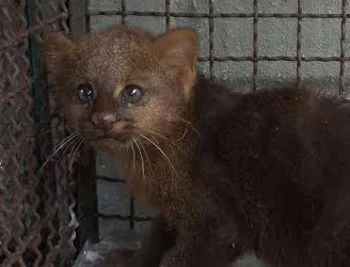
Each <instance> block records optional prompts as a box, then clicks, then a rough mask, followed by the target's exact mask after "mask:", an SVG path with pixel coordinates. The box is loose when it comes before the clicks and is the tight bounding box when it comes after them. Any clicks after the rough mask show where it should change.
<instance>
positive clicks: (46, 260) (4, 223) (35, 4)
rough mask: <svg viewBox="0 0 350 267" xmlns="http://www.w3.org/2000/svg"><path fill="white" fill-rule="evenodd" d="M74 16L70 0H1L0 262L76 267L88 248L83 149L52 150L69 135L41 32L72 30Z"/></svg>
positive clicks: (72, 146) (75, 147)
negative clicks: (82, 227)
mask: <svg viewBox="0 0 350 267" xmlns="http://www.w3.org/2000/svg"><path fill="white" fill-rule="evenodd" d="M68 13H69V12H68V1H60V0H45V1H40V0H27V1H25V0H2V1H0V114H1V117H0V137H1V139H0V266H4V267H7V266H71V263H72V261H73V259H74V257H75V255H76V253H77V247H78V246H79V245H81V244H77V243H78V242H77V241H79V239H78V238H77V236H76V232H77V227H78V220H77V217H76V214H77V210H79V205H76V196H77V194H76V193H77V192H79V190H78V191H77V190H76V188H77V186H76V181H77V179H76V178H77V177H79V175H80V176H81V174H77V171H76V170H77V168H76V167H75V164H74V158H77V157H78V155H79V153H78V152H79V149H78V148H79V147H78V143H74V144H73V145H71V146H70V147H69V149H68V148H67V149H66V150H63V151H60V153H52V152H54V151H55V150H56V149H58V148H59V146H61V145H63V144H66V143H67V142H68V140H69V139H67V133H66V127H65V122H64V119H63V117H62V116H61V115H60V112H59V111H58V109H57V108H56V106H55V103H54V101H53V99H52V96H51V93H50V90H49V86H48V82H47V78H46V76H45V73H44V71H43V64H42V63H41V61H40V58H41V56H40V42H41V40H42V34H44V33H45V31H62V32H65V33H68V32H69V26H68ZM56 154H57V155H56ZM80 178H82V177H80ZM85 178H87V179H88V178H89V177H85ZM79 180H81V179H78V181H79ZM83 216H86V214H85V215H83Z"/></svg>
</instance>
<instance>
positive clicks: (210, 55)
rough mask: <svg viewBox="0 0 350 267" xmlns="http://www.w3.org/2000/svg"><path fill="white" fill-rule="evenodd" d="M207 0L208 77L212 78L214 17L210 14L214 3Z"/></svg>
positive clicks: (211, 0) (212, 11)
mask: <svg viewBox="0 0 350 267" xmlns="http://www.w3.org/2000/svg"><path fill="white" fill-rule="evenodd" d="M208 1H209V15H210V17H209V77H210V79H213V78H214V61H215V60H214V55H213V51H214V36H213V35H214V19H213V17H212V16H211V15H212V14H214V3H213V0H208Z"/></svg>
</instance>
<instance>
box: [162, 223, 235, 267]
mask: <svg viewBox="0 0 350 267" xmlns="http://www.w3.org/2000/svg"><path fill="white" fill-rule="evenodd" d="M233 240H234V238H233V235H231V234H230V233H229V234H228V235H227V236H225V237H223V236H220V235H216V233H215V231H214V233H213V232H212V229H210V230H209V229H208V230H204V231H201V232H196V233H192V234H188V235H181V234H179V235H178V238H177V241H176V245H175V246H174V247H173V248H171V249H170V250H169V251H168V252H167V253H165V255H164V257H163V259H162V261H161V264H160V267H197V266H198V267H227V266H229V264H230V263H232V262H233V261H234V260H235V259H236V258H237V256H238V255H237V251H236V249H235V247H234V243H233Z"/></svg>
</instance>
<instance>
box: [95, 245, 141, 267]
mask: <svg viewBox="0 0 350 267" xmlns="http://www.w3.org/2000/svg"><path fill="white" fill-rule="evenodd" d="M134 254H135V251H134V250H129V249H119V250H116V251H112V252H110V253H109V254H108V255H107V256H106V257H105V258H104V259H103V260H102V261H101V262H100V263H99V264H98V265H97V267H133V264H132V262H133V257H134Z"/></svg>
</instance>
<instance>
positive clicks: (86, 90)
mask: <svg viewBox="0 0 350 267" xmlns="http://www.w3.org/2000/svg"><path fill="white" fill-rule="evenodd" d="M77 97H78V99H79V100H80V101H81V102H83V103H85V102H89V101H91V100H92V99H93V97H94V92H93V90H92V87H91V85H90V84H81V85H79V86H78V88H77Z"/></svg>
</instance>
